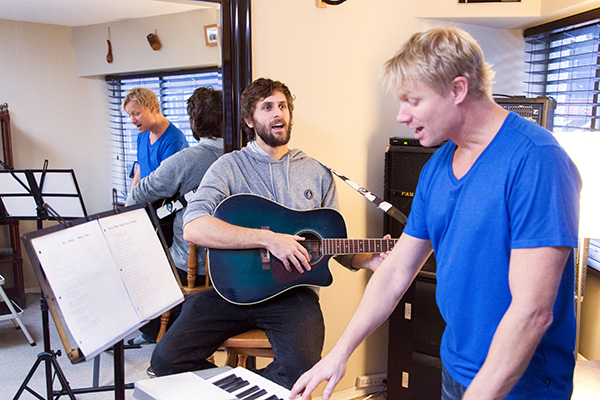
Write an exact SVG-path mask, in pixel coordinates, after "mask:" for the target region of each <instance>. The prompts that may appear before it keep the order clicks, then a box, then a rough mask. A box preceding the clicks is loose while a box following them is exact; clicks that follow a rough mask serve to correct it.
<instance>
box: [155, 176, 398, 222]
mask: <svg viewBox="0 0 600 400" xmlns="http://www.w3.org/2000/svg"><path fill="white" fill-rule="evenodd" d="M326 168H328V167H326ZM328 169H329V170H330V171H331V172H332V173H333V174H334V175H336V176H337V177H338V178H340V179H341V180H343V181H344V182H346V183H347V184H348V185H350V186H351V187H352V188H353V189H354V190H356V191H357V192H358V193H360V194H362V195H363V196H365V197H366V198H367V200H369V201H370V202H371V203H373V204H375V206H376V207H377V208H379V209H380V210H382V211H383V212H385V213H386V214H387V215H389V216H390V217H392V218H394V219H396V220H398V221H399V222H400V223H401V224H402V225H406V221H407V220H408V218H407V217H406V215H404V214H403V213H402V212H401V211H400V210H398V209H397V208H396V207H394V206H393V205H392V204H390V203H388V202H387V201H385V200H383V199H381V198H379V197H377V196H376V195H375V194H373V193H371V192H370V191H369V190H367V189H365V188H364V187H362V186H359V185H358V184H356V183H354V182H353V181H351V180H350V179H348V178H347V177H346V176H344V175H342V174H340V173H339V172H337V171H336V170H334V169H332V168H328ZM194 193H196V189H194V190H190V191H189V192H187V193H186V194H184V195H181V196H179V197H178V198H176V199H175V200H172V201H170V202H168V203H167V204H165V205H163V206H162V207H160V208H158V209H157V210H156V215H157V216H158V218H159V219H163V218H165V217H167V216H169V215H171V214H173V213H176V212H177V211H179V210H182V209H183V208H185V206H187V203H188V202H189V201H190V200H191V198H192V196H193V195H194Z"/></svg>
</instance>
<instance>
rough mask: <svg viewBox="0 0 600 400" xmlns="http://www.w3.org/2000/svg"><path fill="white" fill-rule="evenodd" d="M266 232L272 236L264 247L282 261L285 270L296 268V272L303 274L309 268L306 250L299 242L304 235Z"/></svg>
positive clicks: (308, 257) (290, 270)
mask: <svg viewBox="0 0 600 400" xmlns="http://www.w3.org/2000/svg"><path fill="white" fill-rule="evenodd" d="M268 232H271V233H272V234H273V237H271V238H270V240H269V241H268V243H267V244H266V246H265V247H266V249H267V250H268V251H269V252H270V253H271V255H272V256H273V257H276V258H277V259H279V260H280V261H281V262H282V263H283V266H284V267H285V269H286V271H288V272H292V268H296V270H297V271H298V272H300V273H301V274H303V273H304V272H305V271H310V270H311V266H310V256H309V254H308V251H307V250H306V249H305V248H304V246H302V244H300V242H301V241H303V240H304V237H302V236H298V235H288V234H285V233H276V232H272V231H268Z"/></svg>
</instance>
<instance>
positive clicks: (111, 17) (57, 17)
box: [0, 0, 217, 27]
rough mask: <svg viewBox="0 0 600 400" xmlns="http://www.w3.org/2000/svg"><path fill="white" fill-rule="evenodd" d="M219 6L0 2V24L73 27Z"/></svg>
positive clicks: (116, 0)
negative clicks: (3, 20) (21, 23)
mask: <svg viewBox="0 0 600 400" xmlns="http://www.w3.org/2000/svg"><path fill="white" fill-rule="evenodd" d="M216 6H217V4H215V3H205V2H200V1H194V0H0V20H1V19H7V20H13V21H23V22H37V23H41V24H51V25H63V26H71V27H73V26H83V25H94V24H102V23H107V22H113V21H119V20H125V19H132V18H142V17H153V16H157V15H164V14H174V13H179V12H185V11H191V10H197V9H198V8H202V7H207V8H211V7H216Z"/></svg>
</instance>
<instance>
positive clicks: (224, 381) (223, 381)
mask: <svg viewBox="0 0 600 400" xmlns="http://www.w3.org/2000/svg"><path fill="white" fill-rule="evenodd" d="M236 379H238V377H237V376H236V375H235V374H231V375H228V376H226V377H225V378H223V379H219V380H218V381H216V382H213V384H215V385H217V386H219V387H221V385H225V384H227V383H229V382H232V381H235V380H236Z"/></svg>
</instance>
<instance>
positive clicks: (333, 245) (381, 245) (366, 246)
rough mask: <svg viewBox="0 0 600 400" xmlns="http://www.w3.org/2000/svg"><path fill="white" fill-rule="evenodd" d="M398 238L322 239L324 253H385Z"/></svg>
mask: <svg viewBox="0 0 600 400" xmlns="http://www.w3.org/2000/svg"><path fill="white" fill-rule="evenodd" d="M397 241H398V239H322V241H321V242H322V243H321V245H322V252H323V254H324V255H335V254H363V253H385V252H386V251H390V250H392V248H393V247H394V245H395V244H396V242H397Z"/></svg>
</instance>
